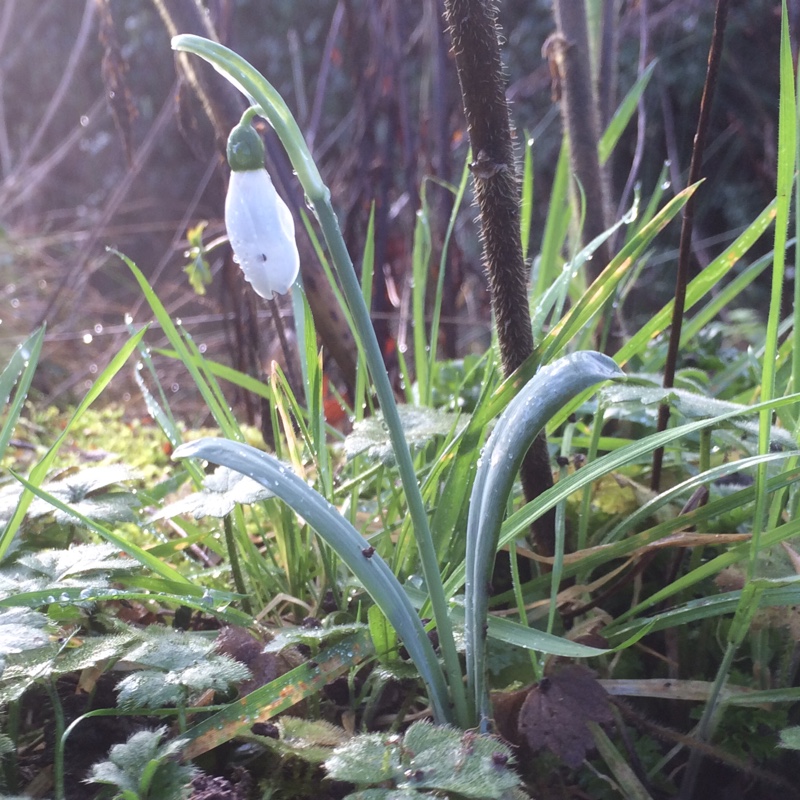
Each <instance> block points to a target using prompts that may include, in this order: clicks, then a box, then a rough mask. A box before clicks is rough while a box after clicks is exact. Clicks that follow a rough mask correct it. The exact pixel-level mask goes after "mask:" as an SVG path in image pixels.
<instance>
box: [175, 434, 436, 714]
mask: <svg viewBox="0 0 800 800" xmlns="http://www.w3.org/2000/svg"><path fill="white" fill-rule="evenodd" d="M173 457H174V458H202V459H205V460H206V461H211V462H212V463H215V464H221V465H223V466H226V467H229V468H230V469H233V470H236V471H238V472H241V473H242V474H244V475H246V476H248V477H250V478H252V479H253V480H255V481H257V482H258V483H260V484H261V485H262V486H264V487H265V488H267V489H269V490H271V491H272V492H274V493H275V494H276V495H277V496H278V497H280V498H281V500H283V501H284V502H285V503H286V504H287V505H288V506H289V507H290V508H292V509H293V510H294V511H295V512H296V513H297V514H300V515H301V516H302V517H303V518H304V519H305V520H306V522H308V524H309V525H310V526H311V527H312V528H313V529H314V530H315V531H316V532H317V534H318V535H319V536H320V537H321V538H322V539H323V540H324V541H325V542H326V543H327V544H328V545H330V546H331V547H332V548H333V550H335V551H336V553H337V555H338V556H339V558H341V559H342V561H343V562H344V563H345V564H346V565H347V566H348V567H349V568H350V570H351V571H352V572H353V573H354V574H355V575H356V577H357V578H358V579H359V580H360V581H361V583H362V584H363V586H364V588H365V589H366V591H367V592H368V593H369V595H370V596H371V597H372V598H373V600H374V601H375V603H376V604H377V605H378V606H379V607H380V608H381V610H382V611H383V612H384V614H386V617H387V618H388V619H389V621H390V622H391V623H392V626H393V627H394V629H395V630H396V631H397V633H398V635H399V636H400V637H401V638H402V639H403V643H404V644H405V646H406V649H407V650H408V652H409V654H410V655H411V658H412V660H413V661H414V663H415V665H416V666H417V669H418V670H419V672H420V675H421V676H422V679H423V680H424V682H425V684H426V686H427V687H428V690H429V692H430V701H431V704H432V705H433V708H434V714H435V716H436V718H437V719H439V720H441V721H448V720H450V719H451V709H450V704H449V700H448V692H447V688H446V684H445V682H444V675H443V673H442V670H441V667H440V666H439V663H438V661H437V660H436V655H435V653H434V652H433V647H432V646H431V643H430V640H429V639H428V637H427V634H426V633H425V630H424V628H423V627H422V624H421V623H420V621H419V617H418V616H417V614H416V612H415V611H414V609H413V607H412V605H411V603H410V602H409V600H408V597H407V596H406V594H405V592H404V591H403V589H402V587H401V586H400V584H399V583H398V581H397V578H395V576H394V573H393V572H392V571H391V570H390V569H389V567H388V566H387V565H386V563H385V562H384V561H383V559H382V558H381V557H380V555H378V553H376V552H374V549H371V548H370V544H369V542H368V541H367V540H366V539H365V538H364V537H363V536H361V534H360V533H358V531H357V530H356V529H355V528H354V527H353V526H352V525H350V523H349V522H347V520H345V519H344V517H342V516H341V515H340V514H339V513H338V512H337V511H336V510H335V509H334V507H333V506H332V505H331V504H330V503H329V502H328V501H327V500H325V499H324V498H323V497H322V496H321V495H320V494H319V493H317V492H316V491H314V490H313V489H312V488H311V487H310V486H308V485H307V484H306V483H305V482H304V481H303V480H301V479H300V478H299V477H298V476H297V475H295V474H294V473H293V472H290V471H289V470H287V469H286V467H285V465H283V464H281V463H280V462H278V461H277V460H276V459H274V458H272V457H271V456H269V455H267V454H266V453H262V452H261V451H259V450H256V449H255V448H254V447H250V446H248V445H244V444H239V443H237V442H232V441H229V440H225V439H199V440H197V441H194V442H188V443H186V444H183V445H181V446H180V447H179V448H178V449H177V450H176V451H175V453H174V454H173Z"/></svg>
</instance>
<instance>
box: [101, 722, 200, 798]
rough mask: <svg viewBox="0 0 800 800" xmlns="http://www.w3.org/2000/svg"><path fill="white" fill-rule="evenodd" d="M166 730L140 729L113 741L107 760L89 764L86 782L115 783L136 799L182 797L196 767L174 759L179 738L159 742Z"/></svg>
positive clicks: (179, 741)
mask: <svg viewBox="0 0 800 800" xmlns="http://www.w3.org/2000/svg"><path fill="white" fill-rule="evenodd" d="M166 731H167V729H166V728H159V729H158V730H155V731H139V732H138V733H134V734H133V736H131V737H130V738H129V739H128V741H127V742H125V743H124V744H115V745H114V746H113V747H112V748H111V750H110V751H109V754H108V760H107V761H101V762H100V763H98V764H95V765H94V766H93V767H92V771H91V773H90V774H89V778H88V779H87V782H89V783H104V784H108V785H111V786H116V787H118V788H119V789H120V790H121V791H122V793H123V796H130V797H134V798H137V800H183V798H185V797H187V796H188V786H189V783H190V781H191V780H192V776H193V775H194V772H195V770H194V768H193V767H190V766H184V765H181V764H178V763H177V762H176V761H175V760H174V758H173V757H174V756H175V755H176V754H177V753H178V752H179V751H180V749H181V747H182V746H183V744H184V742H183V741H182V740H181V739H173V740H172V741H171V742H167V743H166V744H163V745H162V744H160V742H161V739H162V737H163V736H164V734H165V733H166Z"/></svg>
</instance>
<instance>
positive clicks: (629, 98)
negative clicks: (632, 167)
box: [597, 59, 658, 164]
mask: <svg viewBox="0 0 800 800" xmlns="http://www.w3.org/2000/svg"><path fill="white" fill-rule="evenodd" d="M656 64H658V60H657V59H653V60H652V61H651V62H650V63H649V64H648V65H647V67H646V69H645V71H644V72H643V73H642V74H641V75H640V76H639V77H638V78H637V79H636V82H635V83H634V84H633V86H631V88H630V89H629V90H628V93H627V94H626V95H625V97H624V98H623V99H622V102H621V103H620V104H619V106H618V107H617V110H616V111H615V112H614V116H613V117H612V118H611V122H609V123H608V127H607V128H606V129H605V131H604V132H603V135H602V136H601V137H600V141H599V143H598V145H597V150H598V156H599V158H600V163H601V164H605V162H606V161H608V158H609V156H610V155H611V153H612V152H613V150H614V148H615V147H616V145H617V142H618V141H619V137H620V136H622V134H623V133H624V131H625V128H627V127H628V123H629V122H630V121H631V117H632V116H633V113H634V111H636V107H637V106H638V104H639V100H640V99H641V97H642V95H643V94H644V92H645V89H647V86H648V84H649V83H650V79H651V78H652V77H653V70H654V69H655V68H656Z"/></svg>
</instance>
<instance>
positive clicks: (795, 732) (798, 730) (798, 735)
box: [778, 725, 800, 750]
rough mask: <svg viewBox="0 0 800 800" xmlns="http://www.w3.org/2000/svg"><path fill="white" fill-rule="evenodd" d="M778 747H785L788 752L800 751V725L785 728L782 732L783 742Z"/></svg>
mask: <svg viewBox="0 0 800 800" xmlns="http://www.w3.org/2000/svg"><path fill="white" fill-rule="evenodd" d="M778 747H785V748H787V749H788V750H800V725H795V726H794V727H793V728H784V729H783V730H782V731H781V741H780V743H779V744H778Z"/></svg>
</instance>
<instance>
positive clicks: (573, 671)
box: [517, 664, 612, 768]
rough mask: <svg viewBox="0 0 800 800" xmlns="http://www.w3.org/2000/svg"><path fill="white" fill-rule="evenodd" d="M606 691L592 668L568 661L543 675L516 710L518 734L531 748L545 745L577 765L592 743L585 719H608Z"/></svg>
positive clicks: (540, 747)
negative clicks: (548, 675) (561, 666)
mask: <svg viewBox="0 0 800 800" xmlns="http://www.w3.org/2000/svg"><path fill="white" fill-rule="evenodd" d="M611 720H612V716H611V709H610V708H609V705H608V695H607V694H606V691H605V689H603V687H602V686H601V685H600V684H599V683H598V682H597V680H596V679H595V677H594V675H593V674H592V672H591V670H589V669H587V668H586V667H584V666H581V665H580V664H570V665H568V666H566V667H564V668H562V669H561V670H560V671H559V672H557V673H556V674H555V675H552V676H550V677H545V678H542V680H541V681H540V682H539V683H538V684H537V685H536V686H534V687H533V688H532V689H531V690H530V691H529V692H528V696H527V697H526V698H525V702H524V703H523V704H522V708H521V709H520V712H519V719H518V723H517V724H518V729H519V734H520V738H521V739H523V740H524V741H526V742H527V744H528V746H529V747H530V748H531V750H533V751H537V750H541V749H542V748H543V747H547V748H548V749H549V750H550V751H551V752H553V753H554V754H555V755H556V756H558V757H559V758H560V759H561V760H562V761H563V762H564V763H565V764H567V765H568V766H570V767H573V768H577V767H579V766H580V765H581V764H582V763H583V760H584V759H585V758H586V753H587V752H588V751H589V750H591V749H592V748H593V747H594V738H593V737H592V733H591V731H590V730H589V728H588V726H587V723H588V722H598V723H608V722H611Z"/></svg>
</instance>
